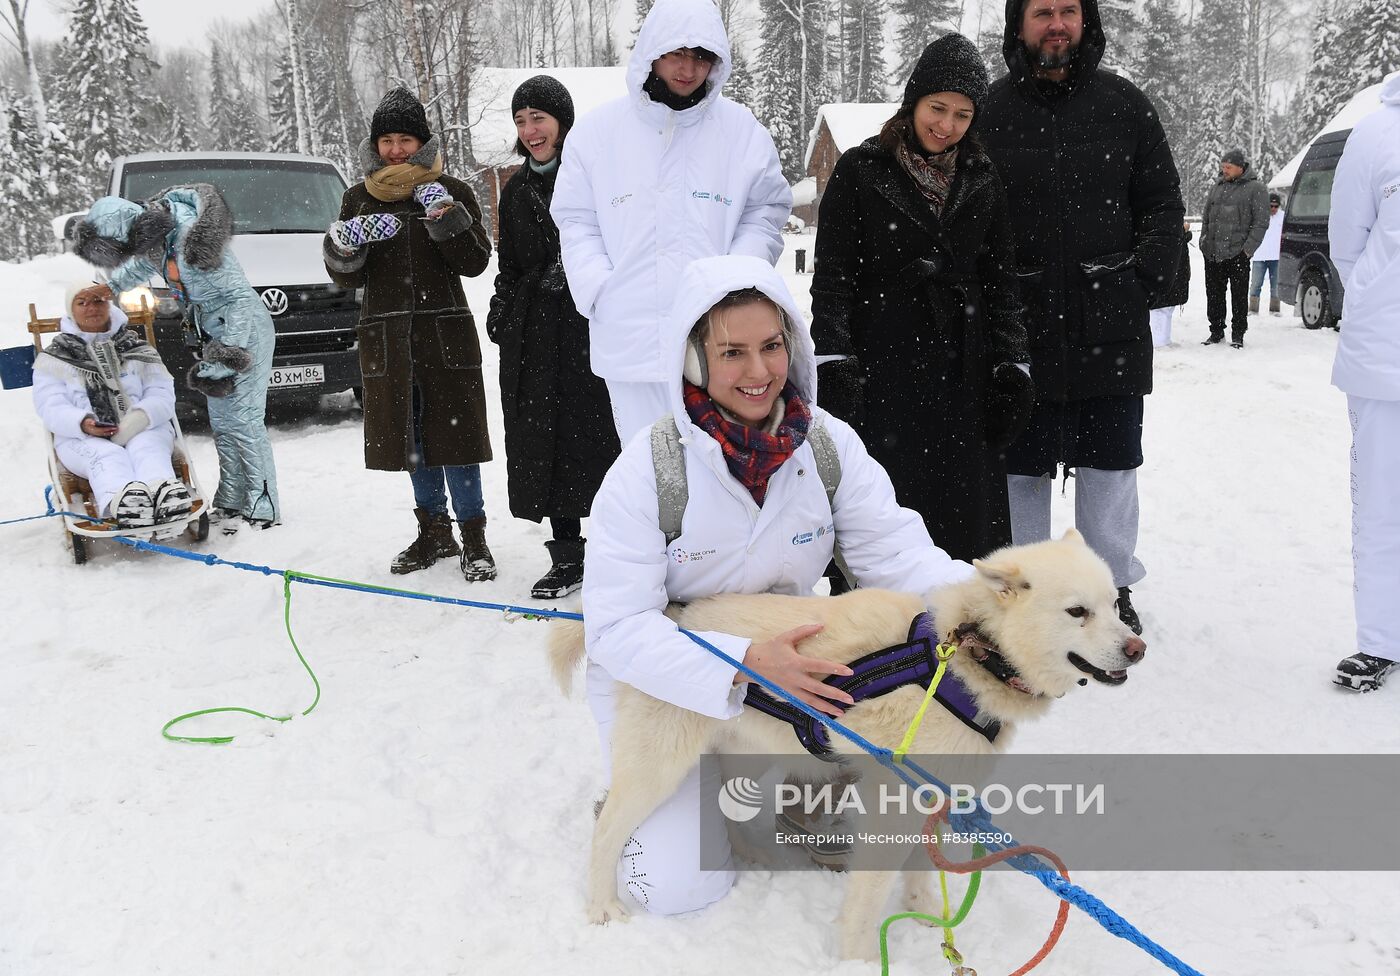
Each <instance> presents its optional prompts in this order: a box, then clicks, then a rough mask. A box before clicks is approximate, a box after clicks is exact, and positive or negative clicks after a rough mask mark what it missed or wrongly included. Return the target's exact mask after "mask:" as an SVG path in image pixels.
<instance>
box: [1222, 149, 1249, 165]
mask: <svg viewBox="0 0 1400 976" xmlns="http://www.w3.org/2000/svg"><path fill="white" fill-rule="evenodd" d="M1220 161H1221V162H1222V163H1229V164H1230V165H1231V166H1238V167H1239V168H1240V169H1248V168H1249V164H1248V163H1247V162H1245V160H1244V150H1243V149H1231V150H1230V151H1229V152H1227V153H1225V154H1224V155H1222V156H1221V157H1220Z"/></svg>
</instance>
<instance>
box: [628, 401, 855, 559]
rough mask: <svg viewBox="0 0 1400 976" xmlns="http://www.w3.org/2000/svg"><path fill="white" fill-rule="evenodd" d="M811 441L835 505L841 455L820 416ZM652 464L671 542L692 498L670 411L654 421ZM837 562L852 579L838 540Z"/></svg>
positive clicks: (659, 511) (659, 515)
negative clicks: (842, 556)
mask: <svg viewBox="0 0 1400 976" xmlns="http://www.w3.org/2000/svg"><path fill="white" fill-rule="evenodd" d="M807 443H808V444H810V445H811V446H812V456H813V457H814V458H815V459H816V464H817V475H818V477H820V478H821V479H822V487H823V488H825V489H826V503H827V505H828V506H831V507H833V508H834V506H835V500H836V489H837V488H839V487H840V486H841V456H840V454H838V453H837V450H836V441H835V440H834V439H833V438H832V436H831V431H829V430H827V429H826V425H825V424H823V423H822V422H821V421H820V420H817V421H815V422H814V423H813V424H812V426H811V427H810V428H809V429H808V431H807ZM651 465H652V469H653V470H654V471H655V473H656V522H657V525H659V526H660V528H661V533H662V535H664V536H665V537H666V545H667V546H669V545H670V544H671V543H673V542H675V541H676V539H678V538H680V534H681V522H682V521H683V520H684V518H685V507H686V505H687V504H689V502H690V486H689V484H688V483H687V481H686V475H685V454H684V453H683V452H682V451H681V432H680V428H678V427H677V426H676V419H675V417H672V416H670V415H667V416H665V417H662V418H661V419H660V420H658V421H656V423H654V424H652V425H651ZM836 565H837V566H839V567H840V568H841V572H843V573H845V574H846V578H847V579H850V576H851V574H850V571H849V570H848V569H847V568H846V561H845V560H844V559H842V558H841V549H840V540H837V548H836Z"/></svg>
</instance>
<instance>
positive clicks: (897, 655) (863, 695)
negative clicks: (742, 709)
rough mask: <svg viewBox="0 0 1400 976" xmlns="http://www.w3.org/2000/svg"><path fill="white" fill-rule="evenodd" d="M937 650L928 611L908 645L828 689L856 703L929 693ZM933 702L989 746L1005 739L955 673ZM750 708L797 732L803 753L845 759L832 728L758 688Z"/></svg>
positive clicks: (862, 664)
mask: <svg viewBox="0 0 1400 976" xmlns="http://www.w3.org/2000/svg"><path fill="white" fill-rule="evenodd" d="M988 646H990V645H988ZM937 648H938V631H937V630H936V629H935V627H934V622H933V614H931V613H928V612H927V611H925V612H924V613H921V614H919V615H918V616H917V617H915V618H914V620H913V623H911V624H910V626H909V640H908V641H906V642H905V643H903V644H895V645H892V646H890V647H886V648H884V649H882V650H878V651H874V652H872V653H870V654H867V655H865V656H864V657H861V658H858V659H856V660H854V661H852V662H851V663H850V664H849V667H850V669H851V671H852V672H853V673H852V674H848V675H831V676H830V677H828V678H827V679H826V682H825V683H826V684H829V685H832V686H834V687H836V688H840V689H841V690H842V691H844V692H846V693H847V694H849V695H850V696H851V697H852V698H853V699H855V701H856V702H862V701H865V700H867V699H869V698H879V697H881V696H883V695H888V694H889V693H890V692H892V691H896V690H898V689H899V688H903V687H905V686H906V685H915V684H916V685H919V686H920V687H922V688H925V689H927V688H928V686H929V684H930V683H931V682H932V680H933V674H934V672H935V671H937V670H938V650H937ZM933 697H934V698H935V699H936V700H937V701H938V703H939V704H940V705H942V706H943V707H944V708H945V709H947V710H948V711H949V712H951V713H952V714H953V715H956V716H957V717H958V719H959V720H960V721H961V722H962V723H963V724H964V725H966V726H967V727H968V728H970V729H972V730H973V731H974V732H976V733H977V734H978V735H981V736H982V737H983V738H984V739H986V740H987V741H988V742H992V743H994V742H996V738H997V736H998V735H999V734H1000V733H1001V722H1000V721H999V720H997V719H995V718H990V717H988V716H986V715H984V714H982V712H981V711H980V710H979V709H978V707H977V701H976V699H975V698H973V696H972V692H971V691H969V690H968V687H967V685H965V684H963V682H962V680H961V679H960V678H958V677H957V675H955V674H954V673H953V672H952V671H945V672H944V674H943V680H942V681H941V682H939V685H938V688H937V689H935V691H934V693H933ZM744 704H745V705H747V706H749V707H751V708H755V709H757V710H758V711H760V712H763V713H764V714H765V715H769V716H771V717H773V718H776V719H780V720H781V721H784V722H787V723H788V724H789V725H791V726H792V727H793V731H794V732H795V733H796V734H797V740H798V741H799V742H801V743H802V746H803V748H805V749H806V750H807V751H808V752H810V753H811V754H812V755H814V756H816V757H817V758H818V759H822V760H825V761H827V762H837V761H839V759H840V757H839V756H838V755H837V754H836V752H835V751H834V750H833V749H832V748H831V739H830V735H829V733H828V732H827V729H826V726H825V725H823V724H822V723H821V722H819V721H817V720H816V719H814V718H812V717H811V716H810V715H808V714H807V713H806V712H804V711H802V710H801V709H800V708H798V707H797V706H795V705H793V704H792V703H791V702H788V701H786V700H780V699H777V698H774V697H773V696H772V695H770V694H768V693H767V692H766V691H764V690H763V689H762V688H760V687H759V686H758V685H756V684H750V685H749V686H748V691H747V692H746V693H745V696H744ZM848 707H849V706H848Z"/></svg>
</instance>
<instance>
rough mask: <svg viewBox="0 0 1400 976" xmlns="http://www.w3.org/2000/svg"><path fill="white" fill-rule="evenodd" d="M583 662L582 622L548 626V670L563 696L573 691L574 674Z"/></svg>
mask: <svg viewBox="0 0 1400 976" xmlns="http://www.w3.org/2000/svg"><path fill="white" fill-rule="evenodd" d="M582 660H583V621H581V620H556V621H554V623H552V624H550V626H549V670H550V671H551V672H552V673H553V674H554V681H555V683H556V684H557V685H559V690H560V691H562V692H563V693H564V694H565V695H567V694H569V692H570V691H571V690H572V689H573V686H574V672H575V671H577V670H578V666H579V663H580V662H581V661H582Z"/></svg>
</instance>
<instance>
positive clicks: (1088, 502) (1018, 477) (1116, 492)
mask: <svg viewBox="0 0 1400 976" xmlns="http://www.w3.org/2000/svg"><path fill="white" fill-rule="evenodd" d="M1006 489H1007V498H1008V501H1009V502H1010V505H1011V541H1012V542H1014V543H1015V544H1016V545H1018V546H1023V545H1026V544H1027V543H1031V542H1044V541H1045V540H1046V539H1048V538H1050V499H1051V495H1052V493H1053V492H1054V490H1055V479H1054V477H1052V476H1051V475H1048V474H1044V475H1039V476H1031V475H1023V474H1009V475H1007V476H1006ZM1138 517H1139V512H1138V490H1137V468H1129V469H1128V470H1127V471H1104V470H1102V469H1100V468H1075V469H1074V527H1075V528H1076V529H1078V530H1079V533H1080V534H1081V535H1082V536H1084V541H1085V542H1087V543H1088V544H1089V548H1090V549H1092V550H1094V552H1096V553H1098V554H1099V556H1101V557H1102V558H1103V561H1104V562H1106V563H1108V568H1109V569H1110V570H1111V571H1112V572H1113V585H1114V586H1132V585H1133V584H1134V583H1137V582H1138V581H1139V580H1141V579H1142V578H1143V577H1144V576H1146V575H1147V570H1146V569H1145V568H1144V567H1143V565H1142V563H1141V562H1140V561H1139V560H1138V557H1137V539H1138Z"/></svg>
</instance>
